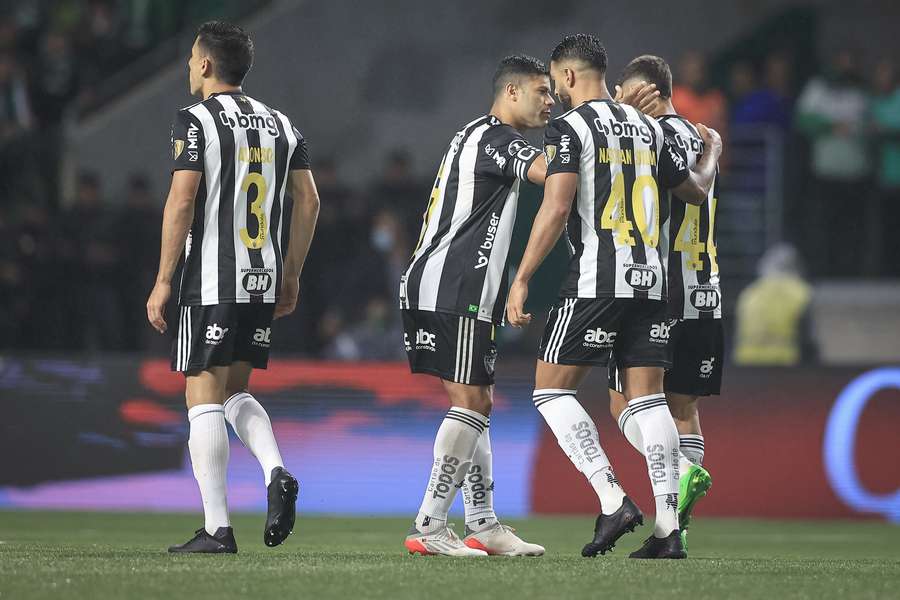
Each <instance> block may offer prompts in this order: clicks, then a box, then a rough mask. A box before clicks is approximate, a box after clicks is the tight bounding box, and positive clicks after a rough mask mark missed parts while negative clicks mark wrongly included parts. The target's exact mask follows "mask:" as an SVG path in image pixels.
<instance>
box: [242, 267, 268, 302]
mask: <svg viewBox="0 0 900 600" xmlns="http://www.w3.org/2000/svg"><path fill="white" fill-rule="evenodd" d="M274 281H275V278H274V277H272V269H266V270H262V269H260V270H255V271H254V270H251V271H248V272H247V273H246V274H245V275H244V278H243V279H242V280H241V285H243V286H244V289H245V290H247V293H248V294H250V295H251V296H262V295H264V294H265V293H266V292H268V291H269V290H270V289H272V284H273V283H274Z"/></svg>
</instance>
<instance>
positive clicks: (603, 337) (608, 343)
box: [582, 327, 616, 348]
mask: <svg viewBox="0 0 900 600" xmlns="http://www.w3.org/2000/svg"><path fill="white" fill-rule="evenodd" d="M614 343H616V332H615V331H604V330H603V328H602V327H598V328H597V329H588V330H587V333H585V334H584V344H582V345H583V346H585V347H587V348H612V345H613V344H614Z"/></svg>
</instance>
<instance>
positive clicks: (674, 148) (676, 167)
mask: <svg viewBox="0 0 900 600" xmlns="http://www.w3.org/2000/svg"><path fill="white" fill-rule="evenodd" d="M657 173H658V174H659V185H660V186H661V187H663V188H665V189H672V188H674V187H678V186H679V185H681V183H682V182H683V181H684V180H685V179H687V178H688V175H689V174H690V173H689V169H688V160H687V155H686V154H685V153H684V151H683V150H682V149H681V148H679V147H678V143H677V142H676V141H675V139H674V138H672V137H670V136H665V138H664V139H663V145H662V152H661V153H660V157H659V167H658V168H657Z"/></svg>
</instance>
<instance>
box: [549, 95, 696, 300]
mask: <svg viewBox="0 0 900 600" xmlns="http://www.w3.org/2000/svg"><path fill="white" fill-rule="evenodd" d="M544 152H545V154H546V155H547V163H548V167H547V177H551V176H552V175H553V174H554V173H577V174H578V188H577V191H576V195H575V200H574V207H573V210H572V212H571V214H570V216H569V221H568V223H567V224H566V232H567V237H568V241H569V249H570V252H571V260H570V262H569V274H568V276H567V277H566V279H565V281H564V283H563V286H562V289H561V290H560V297H562V298H647V299H652V300H665V299H666V275H665V262H666V258H667V253H668V248H669V239H668V238H669V230H668V223H667V219H668V218H669V200H668V196H667V195H665V194H663V195H662V198H660V188H662V189H667V188H671V187H674V186H677V185H678V184H680V183H681V182H682V181H684V180H685V178H687V176H688V167H687V163H686V159H685V157H684V156H683V154H682V153H681V152H680V150H679V149H678V148H676V147H674V146H672V145H671V144H669V143H667V142H666V140H665V137H664V136H663V132H662V127H661V126H660V124H659V123H657V122H656V121H655V120H654V119H651V118H649V117H647V116H645V115H643V114H642V113H640V112H639V111H638V110H636V109H635V108H632V107H631V106H627V105H624V104H617V103H616V102H613V101H612V100H591V101H588V102H585V103H583V104H581V105H580V106H578V107H576V108H573V109H572V110H570V111H569V112H567V113H565V114H563V115H561V116H560V117H557V118H555V119H553V120H552V121H550V123H549V124H548V125H547V129H546V133H545V136H544ZM661 200H662V201H661Z"/></svg>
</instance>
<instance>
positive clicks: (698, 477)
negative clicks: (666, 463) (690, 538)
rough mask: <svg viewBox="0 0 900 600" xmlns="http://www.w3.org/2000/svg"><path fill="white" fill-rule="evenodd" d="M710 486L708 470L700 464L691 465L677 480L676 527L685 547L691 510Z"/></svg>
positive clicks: (710, 480)
mask: <svg viewBox="0 0 900 600" xmlns="http://www.w3.org/2000/svg"><path fill="white" fill-rule="evenodd" d="M711 487H712V478H711V477H710V476H709V472H707V470H706V469H704V468H703V467H701V466H700V465H691V467H690V468H689V469H688V470H687V472H686V473H683V474H682V475H681V479H680V480H679V482H678V527H679V528H680V529H681V542H682V545H683V546H684V547H685V549H687V527H688V525H689V524H690V522H691V512H692V511H693V510H694V505H695V504H696V503H697V501H698V500H700V498H702V497H703V496H705V495H706V492H708V491H709V488H711Z"/></svg>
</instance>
